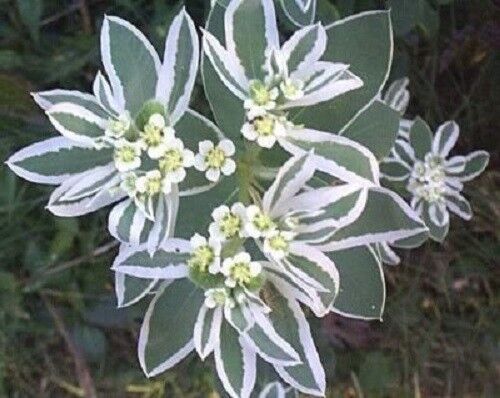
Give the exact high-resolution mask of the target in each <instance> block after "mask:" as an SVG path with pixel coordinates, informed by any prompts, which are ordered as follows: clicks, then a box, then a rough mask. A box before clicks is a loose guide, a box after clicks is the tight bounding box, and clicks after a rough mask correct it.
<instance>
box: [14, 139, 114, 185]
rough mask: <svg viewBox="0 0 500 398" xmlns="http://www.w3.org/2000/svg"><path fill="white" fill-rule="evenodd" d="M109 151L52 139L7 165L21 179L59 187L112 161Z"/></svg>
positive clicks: (15, 158)
mask: <svg viewBox="0 0 500 398" xmlns="http://www.w3.org/2000/svg"><path fill="white" fill-rule="evenodd" d="M112 158H113V155H112V152H111V150H110V149H101V150H96V149H94V148H88V147H84V146H80V145H78V144H76V143H73V142H71V141H69V140H68V139H66V138H64V137H54V138H49V139H47V140H44V141H40V142H37V143H35V144H32V145H30V146H27V147H25V148H23V149H21V150H20V151H19V152H17V153H15V154H14V155H12V156H11V157H10V158H9V160H8V161H7V164H8V165H9V167H10V168H11V169H12V170H13V171H14V172H15V173H16V174H18V175H19V176H21V177H23V178H26V179H27V180H29V181H33V182H39V183H43V184H59V183H61V182H63V181H65V180H66V179H67V178H68V177H70V176H71V175H74V174H77V173H82V172H84V171H87V170H90V169H92V168H94V167H97V166H104V165H106V164H108V163H110V162H111V161H112Z"/></svg>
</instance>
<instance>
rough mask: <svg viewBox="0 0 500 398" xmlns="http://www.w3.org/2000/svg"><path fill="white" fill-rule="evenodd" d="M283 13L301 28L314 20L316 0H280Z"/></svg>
mask: <svg viewBox="0 0 500 398" xmlns="http://www.w3.org/2000/svg"><path fill="white" fill-rule="evenodd" d="M279 3H280V4H281V8H282V10H283V13H284V14H285V16H286V17H287V19H288V20H289V21H290V22H291V23H292V24H294V25H295V26H297V27H299V28H301V27H303V26H307V25H310V24H312V23H313V22H314V18H315V16H316V0H279Z"/></svg>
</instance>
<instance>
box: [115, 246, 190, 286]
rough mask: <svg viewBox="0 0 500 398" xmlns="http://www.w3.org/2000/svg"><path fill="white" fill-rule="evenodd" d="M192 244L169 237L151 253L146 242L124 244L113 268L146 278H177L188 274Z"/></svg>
mask: <svg viewBox="0 0 500 398" xmlns="http://www.w3.org/2000/svg"><path fill="white" fill-rule="evenodd" d="M190 249H191V247H190V244H189V242H188V241H184V240H181V239H168V240H166V241H165V242H163V244H162V245H161V246H160V247H159V248H158V249H157V250H155V252H154V253H153V255H151V254H150V252H149V250H148V247H147V245H146V244H143V245H140V246H127V245H126V246H122V247H120V253H119V254H118V256H117V257H116V258H115V261H114V263H113V267H112V269H113V270H114V271H117V272H121V273H124V274H126V275H131V276H135V277H137V278H145V279H163V280H165V279H177V278H184V277H186V276H187V267H186V264H187V260H188V259H189V252H190Z"/></svg>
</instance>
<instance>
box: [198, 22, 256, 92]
mask: <svg viewBox="0 0 500 398" xmlns="http://www.w3.org/2000/svg"><path fill="white" fill-rule="evenodd" d="M203 51H204V53H205V54H206V56H207V57H208V59H209V60H210V63H211V64H212V66H213V67H214V69H215V71H216V72H217V74H218V76H219V78H220V80H221V81H222V83H224V85H225V86H226V87H227V88H228V89H229V91H231V92H232V93H233V94H234V95H235V96H236V97H238V98H239V99H240V100H242V101H244V100H245V99H247V98H248V95H249V94H248V91H249V86H250V82H249V80H248V79H247V77H246V75H245V70H244V69H243V67H242V66H241V64H240V63H239V62H238V60H237V59H235V58H234V57H233V55H232V54H230V53H229V52H228V51H227V50H226V49H225V48H224V47H222V45H221V44H220V43H219V41H218V40H217V39H216V38H215V37H214V36H213V35H212V34H211V33H210V32H208V31H204V32H203Z"/></svg>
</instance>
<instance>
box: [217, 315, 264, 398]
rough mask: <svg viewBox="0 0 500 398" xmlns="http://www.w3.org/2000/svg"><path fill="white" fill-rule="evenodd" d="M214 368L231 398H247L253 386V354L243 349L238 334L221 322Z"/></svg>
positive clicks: (254, 363)
mask: <svg viewBox="0 0 500 398" xmlns="http://www.w3.org/2000/svg"><path fill="white" fill-rule="evenodd" d="M215 366H216V369H217V373H218V375H219V378H220V380H221V381H222V384H223V385H224V388H225V389H226V391H227V392H228V393H229V395H230V396H231V397H232V398H237V397H249V396H250V394H251V392H252V390H253V386H254V384H255V372H256V369H255V366H256V357H255V352H254V351H253V350H251V349H249V348H248V347H243V346H242V344H241V338H240V336H239V334H238V332H237V331H236V330H235V329H234V328H232V327H231V325H229V323H227V322H222V325H221V329H220V344H219V345H217V346H216V347H215Z"/></svg>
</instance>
